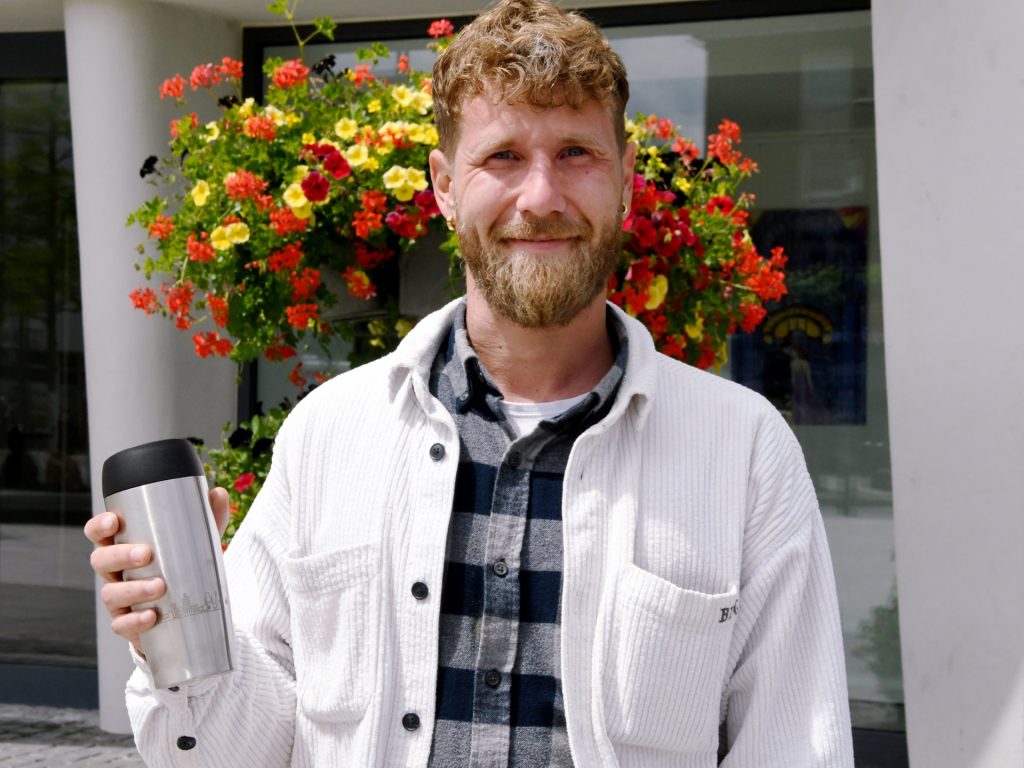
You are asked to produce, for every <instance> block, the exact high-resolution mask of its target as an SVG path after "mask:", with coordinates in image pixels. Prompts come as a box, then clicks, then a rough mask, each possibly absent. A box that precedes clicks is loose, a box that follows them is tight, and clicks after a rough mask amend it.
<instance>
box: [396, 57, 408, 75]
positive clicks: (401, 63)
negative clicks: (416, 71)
mask: <svg viewBox="0 0 1024 768" xmlns="http://www.w3.org/2000/svg"><path fill="white" fill-rule="evenodd" d="M398 71H399V72H408V71H409V57H408V56H406V55H405V54H404V53H403V54H402V55H401V56H399V57H398Z"/></svg>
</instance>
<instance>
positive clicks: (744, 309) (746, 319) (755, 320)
mask: <svg viewBox="0 0 1024 768" xmlns="http://www.w3.org/2000/svg"><path fill="white" fill-rule="evenodd" d="M740 313H741V314H742V315H743V320H742V321H741V322H740V328H741V329H742V330H743V331H745V332H746V333H752V332H753V331H754V329H755V328H757V326H758V325H759V324H760V323H761V321H762V320H764V317H765V315H767V314H768V313H767V312H766V311H765V308H764V307H762V306H761V305H760V304H756V303H750V302H743V303H742V304H740Z"/></svg>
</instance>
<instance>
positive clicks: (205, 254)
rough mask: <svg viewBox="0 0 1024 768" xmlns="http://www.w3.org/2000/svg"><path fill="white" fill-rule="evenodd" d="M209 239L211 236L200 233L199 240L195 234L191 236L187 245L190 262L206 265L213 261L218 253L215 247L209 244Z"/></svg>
mask: <svg viewBox="0 0 1024 768" xmlns="http://www.w3.org/2000/svg"><path fill="white" fill-rule="evenodd" d="M209 237H210V236H209V235H208V234H206V233H205V232H200V233H199V238H198V239H196V233H195V232H192V233H190V234H189V236H188V244H187V245H186V248H187V250H188V259H189V261H201V262H204V263H205V262H208V261H213V259H214V257H215V256H216V255H217V252H216V251H215V250H214V249H213V246H212V245H210V243H209V242H207V241H208V240H209Z"/></svg>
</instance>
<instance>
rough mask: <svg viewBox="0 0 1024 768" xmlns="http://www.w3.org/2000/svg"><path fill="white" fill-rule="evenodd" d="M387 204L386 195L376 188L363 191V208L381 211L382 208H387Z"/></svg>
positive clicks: (382, 210)
mask: <svg viewBox="0 0 1024 768" xmlns="http://www.w3.org/2000/svg"><path fill="white" fill-rule="evenodd" d="M387 204H388V196H387V195H385V194H384V193H383V192H381V191H379V190H376V189H371V190H369V191H368V192H363V210H365V211H377V212H379V213H383V212H384V209H385V208H387Z"/></svg>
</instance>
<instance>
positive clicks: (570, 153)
mask: <svg viewBox="0 0 1024 768" xmlns="http://www.w3.org/2000/svg"><path fill="white" fill-rule="evenodd" d="M562 154H563V155H564V156H565V157H586V156H587V155H589V154H590V152H588V151H587V149H586V148H585V147H578V146H572V147H566V148H565V149H564V150H562Z"/></svg>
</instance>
